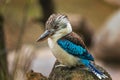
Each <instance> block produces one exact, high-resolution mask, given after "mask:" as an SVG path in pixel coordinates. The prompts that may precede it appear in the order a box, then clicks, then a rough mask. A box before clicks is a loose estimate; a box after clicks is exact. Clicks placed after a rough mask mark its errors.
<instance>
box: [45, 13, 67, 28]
mask: <svg viewBox="0 0 120 80" xmlns="http://www.w3.org/2000/svg"><path fill="white" fill-rule="evenodd" d="M63 18H67V16H66V15H63V14H52V15H51V16H50V17H49V18H48V20H47V22H46V24H45V26H46V29H47V30H49V29H58V27H59V26H58V24H59V23H60V21H61V20H62V19H63Z"/></svg>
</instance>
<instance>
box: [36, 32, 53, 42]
mask: <svg viewBox="0 0 120 80" xmlns="http://www.w3.org/2000/svg"><path fill="white" fill-rule="evenodd" d="M50 34H51V31H49V30H46V31H45V32H44V33H43V34H42V35H41V36H40V37H39V38H38V39H37V42H39V41H43V40H44V39H47V38H48V37H49V36H50Z"/></svg>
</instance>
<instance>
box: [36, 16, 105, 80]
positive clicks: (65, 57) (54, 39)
mask: <svg viewBox="0 0 120 80" xmlns="http://www.w3.org/2000/svg"><path fill="white" fill-rule="evenodd" d="M46 37H49V38H48V44H49V47H50V49H51V51H52V52H53V54H54V56H55V57H56V59H57V60H58V61H59V62H60V63H61V64H63V65H65V66H68V67H73V66H77V65H81V64H82V65H84V66H86V67H87V68H88V69H89V70H90V71H91V72H93V73H94V74H95V75H96V76H97V77H98V78H99V79H102V78H107V76H106V75H104V74H103V73H102V72H101V71H99V70H98V69H97V68H96V67H95V66H94V64H93V61H94V58H93V56H92V55H91V54H90V53H89V51H88V49H87V48H86V46H85V44H84V42H83V40H82V39H81V37H80V36H78V35H77V34H76V33H74V32H73V31H72V28H71V25H70V22H69V20H68V18H67V17H66V16H65V15H61V14H53V15H51V16H50V18H49V19H48V21H47V22H46V31H45V32H44V34H43V35H41V37H40V38H39V39H38V41H39V40H43V39H44V38H46Z"/></svg>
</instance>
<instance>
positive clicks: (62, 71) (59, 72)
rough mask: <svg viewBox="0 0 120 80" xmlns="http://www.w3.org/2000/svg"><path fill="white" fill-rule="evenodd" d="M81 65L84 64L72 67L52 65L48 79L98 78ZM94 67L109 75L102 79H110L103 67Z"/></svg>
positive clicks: (76, 79)
mask: <svg viewBox="0 0 120 80" xmlns="http://www.w3.org/2000/svg"><path fill="white" fill-rule="evenodd" d="M58 64H59V62H56V63H55V65H58ZM83 67H84V66H78V67H74V68H67V67H57V68H55V67H54V68H53V70H52V72H51V74H50V76H49V80H99V79H98V78H97V77H96V76H95V75H94V74H93V73H92V72H89V71H88V70H86V69H85V68H83ZM96 67H97V68H98V69H100V70H101V71H102V72H103V73H105V74H106V75H107V76H108V77H109V78H106V79H104V80H112V79H111V77H110V75H109V74H108V73H107V72H106V71H105V70H104V69H103V68H101V67H99V66H97V65H96Z"/></svg>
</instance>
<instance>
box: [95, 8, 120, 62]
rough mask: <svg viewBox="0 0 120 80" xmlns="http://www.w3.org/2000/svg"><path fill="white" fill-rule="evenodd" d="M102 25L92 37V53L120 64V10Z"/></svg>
mask: <svg viewBox="0 0 120 80" xmlns="http://www.w3.org/2000/svg"><path fill="white" fill-rule="evenodd" d="M104 26H105V27H103V28H102V29H101V30H100V31H99V32H98V33H97V34H96V35H95V37H94V39H93V40H94V41H93V42H94V46H93V51H94V53H95V54H94V55H95V56H96V58H98V59H100V60H102V61H104V62H107V63H108V62H109V63H114V64H120V63H119V62H120V10H119V11H118V12H116V13H115V14H114V15H113V16H111V17H110V19H109V20H108V21H107V22H106V24H105V25H104Z"/></svg>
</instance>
